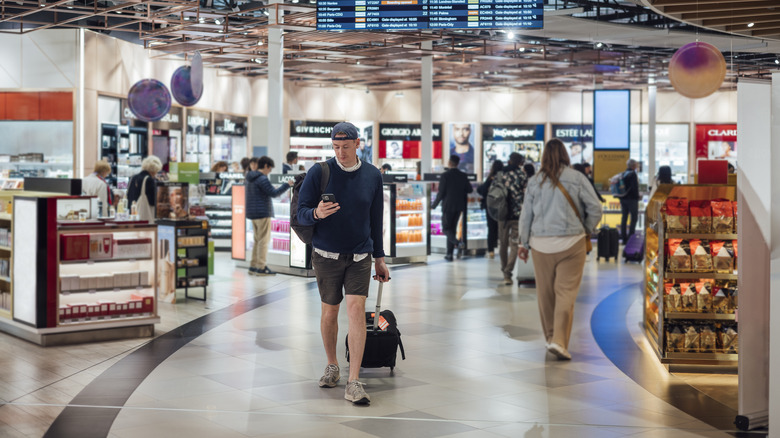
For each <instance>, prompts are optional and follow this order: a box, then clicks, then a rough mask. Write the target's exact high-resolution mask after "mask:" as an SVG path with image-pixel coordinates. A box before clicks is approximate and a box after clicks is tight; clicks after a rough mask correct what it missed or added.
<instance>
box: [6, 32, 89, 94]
mask: <svg viewBox="0 0 780 438" xmlns="http://www.w3.org/2000/svg"><path fill="white" fill-rule="evenodd" d="M76 85H77V81H76V31H75V30H51V31H47V32H33V33H31V34H29V35H0V88H73V87H75V86H76Z"/></svg>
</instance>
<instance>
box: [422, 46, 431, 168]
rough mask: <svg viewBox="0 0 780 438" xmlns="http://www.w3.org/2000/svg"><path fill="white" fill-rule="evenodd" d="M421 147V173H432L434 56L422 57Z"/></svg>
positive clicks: (428, 48) (426, 48) (427, 48)
mask: <svg viewBox="0 0 780 438" xmlns="http://www.w3.org/2000/svg"><path fill="white" fill-rule="evenodd" d="M422 48H423V50H431V49H433V43H432V42H431V41H425V42H423V43H422ZM421 75H422V78H421V83H420V86H421V97H422V99H421V104H420V105H421V107H422V108H421V111H420V122H421V125H422V126H421V128H422V131H421V135H420V140H421V145H420V146H421V148H422V150H421V151H420V175H421V176H422V175H423V174H425V173H430V172H431V169H432V162H433V56H431V55H429V56H423V57H422V67H421Z"/></svg>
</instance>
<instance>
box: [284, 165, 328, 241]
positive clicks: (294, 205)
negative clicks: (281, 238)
mask: <svg viewBox="0 0 780 438" xmlns="http://www.w3.org/2000/svg"><path fill="white" fill-rule="evenodd" d="M317 164H319V165H320V167H321V168H322V180H321V182H320V194H322V193H324V191H325V187H327V185H328V181H329V180H330V166H328V163H327V162H326V161H320V162H319V163H317ZM304 179H306V172H303V173H299V174H298V175H295V184H294V185H293V188H292V200H291V201H290V228H292V230H293V231H295V234H297V235H298V238H300V239H301V241H302V242H303V243H307V244H308V243H311V239H312V236H314V225H301V224H300V223H298V193H300V191H301V186H302V185H303V180H304Z"/></svg>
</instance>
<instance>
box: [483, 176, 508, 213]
mask: <svg viewBox="0 0 780 438" xmlns="http://www.w3.org/2000/svg"><path fill="white" fill-rule="evenodd" d="M500 175H501V174H500V173H499V174H498V175H496V176H495V178H493V182H492V183H491V184H490V188H489V189H488V192H487V201H486V202H485V205H487V214H488V215H489V216H490V217H491V218H493V220H496V221H505V220H507V218H508V217H509V189H508V188H507V187H506V186H505V185H504V184H503V183H502V181H500V179H499V178H500Z"/></svg>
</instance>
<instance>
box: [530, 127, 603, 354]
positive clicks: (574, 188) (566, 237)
mask: <svg viewBox="0 0 780 438" xmlns="http://www.w3.org/2000/svg"><path fill="white" fill-rule="evenodd" d="M569 163H570V162H569V154H568V153H567V152H566V147H565V146H564V145H563V142H561V141H560V140H558V139H552V140H550V141H548V142H547V145H546V146H545V148H544V152H543V153H542V167H541V169H540V170H539V173H537V174H536V175H535V176H534V177H533V178H531V179H530V180H529V181H528V188H527V189H526V191H525V203H524V208H523V211H522V213H521V214H520V242H521V244H522V246H521V247H520V248H519V249H518V250H517V255H518V257H519V258H520V260H523V261H524V262H526V261H528V253H529V250H530V251H531V252H532V255H533V259H534V275H535V278H536V291H537V296H538V301H539V314H540V316H541V320H542V331H543V333H544V337H545V340H546V341H547V350H548V351H549V352H550V353H552V354H554V355H555V356H556V357H557V358H558V359H562V360H569V359H571V355H570V354H569V350H568V349H569V336H570V335H571V327H572V320H573V317H574V302H575V300H576V298H577V293H578V292H579V289H580V282H581V280H582V271H583V268H584V266H585V256H586V253H587V251H586V246H587V243H588V241H589V239H590V234H591V233H592V232H593V231H594V230H595V229H596V226H598V223H599V221H600V220H601V203H599V200H598V198H596V194H595V192H594V191H593V189H592V188H591V186H590V182H588V179H587V178H586V177H585V175H583V174H581V173H580V172H577V171H576V170H574V169H572V168H570V167H569ZM569 199H571V201H570V200H569ZM583 218H584V219H583Z"/></svg>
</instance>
